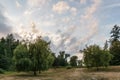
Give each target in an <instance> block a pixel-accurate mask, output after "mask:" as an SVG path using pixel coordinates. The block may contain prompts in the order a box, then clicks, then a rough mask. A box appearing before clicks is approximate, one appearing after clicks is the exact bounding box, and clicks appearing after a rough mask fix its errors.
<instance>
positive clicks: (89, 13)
mask: <svg viewBox="0 0 120 80" xmlns="http://www.w3.org/2000/svg"><path fill="white" fill-rule="evenodd" d="M92 1H93V4H92V5H91V6H89V7H87V8H86V10H85V13H84V15H82V16H81V19H80V23H81V26H83V27H84V26H85V27H84V29H85V31H86V30H87V32H86V34H87V35H85V36H84V38H82V39H80V40H78V41H77V42H76V43H75V44H74V45H72V46H71V47H70V48H69V49H75V48H76V49H78V48H79V46H82V45H83V43H86V42H87V41H89V40H90V39H91V38H92V37H93V36H94V35H96V34H97V30H98V24H99V21H98V19H96V18H95V17H94V14H95V12H96V10H97V9H98V7H99V5H100V0H92ZM79 29H80V28H79Z"/></svg>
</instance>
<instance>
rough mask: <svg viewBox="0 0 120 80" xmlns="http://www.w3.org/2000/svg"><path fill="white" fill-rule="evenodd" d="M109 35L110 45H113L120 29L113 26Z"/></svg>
mask: <svg viewBox="0 0 120 80" xmlns="http://www.w3.org/2000/svg"><path fill="white" fill-rule="evenodd" d="M110 34H111V39H110V41H111V43H113V42H114V41H118V40H119V37H120V27H119V26H117V25H115V26H114V27H113V28H112V30H111V32H110Z"/></svg>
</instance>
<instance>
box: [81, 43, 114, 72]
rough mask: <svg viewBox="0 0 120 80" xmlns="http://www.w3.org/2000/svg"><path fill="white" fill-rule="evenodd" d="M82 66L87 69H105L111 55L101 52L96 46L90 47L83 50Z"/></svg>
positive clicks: (105, 51)
mask: <svg viewBox="0 0 120 80" xmlns="http://www.w3.org/2000/svg"><path fill="white" fill-rule="evenodd" d="M83 53H84V64H85V66H86V67H87V68H91V67H96V69H97V70H98V69H99V67H107V66H108V65H109V62H110V60H111V58H112V55H111V54H110V53H109V51H107V50H102V49H101V48H100V47H99V46H98V45H90V46H89V47H86V48H85V49H84V50H83Z"/></svg>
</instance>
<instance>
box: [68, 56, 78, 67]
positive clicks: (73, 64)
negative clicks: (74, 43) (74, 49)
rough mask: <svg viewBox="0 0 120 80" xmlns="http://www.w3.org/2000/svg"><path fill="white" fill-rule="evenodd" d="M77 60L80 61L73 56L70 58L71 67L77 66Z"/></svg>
mask: <svg viewBox="0 0 120 80" xmlns="http://www.w3.org/2000/svg"><path fill="white" fill-rule="evenodd" d="M77 59H78V57H77V56H72V57H71V58H70V65H71V66H73V67H76V66H77Z"/></svg>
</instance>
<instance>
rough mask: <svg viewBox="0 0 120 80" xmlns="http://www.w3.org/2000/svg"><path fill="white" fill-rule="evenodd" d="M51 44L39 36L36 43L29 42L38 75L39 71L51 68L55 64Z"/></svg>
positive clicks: (31, 57) (34, 70) (34, 68)
mask: <svg viewBox="0 0 120 80" xmlns="http://www.w3.org/2000/svg"><path fill="white" fill-rule="evenodd" d="M49 44H50V43H49V42H46V41H44V40H42V39H41V38H40V37H38V38H37V39H36V41H35V42H34V43H30V44H29V53H30V59H31V61H32V71H33V72H34V75H37V71H39V72H41V71H44V70H47V69H49V68H50V67H51V66H52V64H53V61H54V57H53V55H52V52H51V50H50V47H49Z"/></svg>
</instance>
